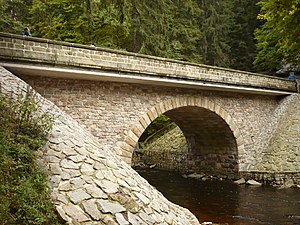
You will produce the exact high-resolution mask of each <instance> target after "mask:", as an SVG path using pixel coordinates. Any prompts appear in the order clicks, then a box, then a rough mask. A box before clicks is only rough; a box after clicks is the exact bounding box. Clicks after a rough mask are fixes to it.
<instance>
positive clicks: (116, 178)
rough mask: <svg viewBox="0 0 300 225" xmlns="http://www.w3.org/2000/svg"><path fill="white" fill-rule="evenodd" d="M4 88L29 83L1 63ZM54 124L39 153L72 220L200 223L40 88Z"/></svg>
mask: <svg viewBox="0 0 300 225" xmlns="http://www.w3.org/2000/svg"><path fill="white" fill-rule="evenodd" d="M0 87H1V92H2V93H4V94H6V95H11V94H12V96H17V95H19V94H22V93H25V92H26V90H27V88H28V85H27V84H25V83H24V82H23V81H21V80H20V79H18V78H17V77H15V76H14V75H12V74H11V73H9V72H8V71H7V70H5V69H4V68H2V67H0ZM36 98H37V99H38V100H39V102H40V104H41V107H42V110H50V112H51V113H52V114H53V115H54V116H55V124H54V127H53V130H52V132H51V134H50V136H49V142H48V143H47V144H46V145H45V147H44V149H43V150H42V151H41V152H40V153H39V158H40V164H41V165H43V166H44V167H45V169H46V171H47V173H48V174H49V185H50V192H51V198H52V200H53V202H54V204H55V206H56V208H57V210H58V213H59V214H60V215H61V217H62V218H63V219H64V220H65V221H66V222H67V223H68V224H77V225H78V224H86V225H88V224H89V225H91V224H111V225H126V224H132V225H140V224H153V225H158V224H160V225H167V224H178V225H191V224H199V222H198V221H197V219H196V217H195V216H194V215H192V214H191V213H190V212H189V211H188V210H187V209H184V208H182V207H180V206H177V205H175V204H173V203H171V202H169V201H168V200H167V199H166V198H164V196H163V195H162V194H161V193H159V192H158V191H157V190H156V189H155V188H154V187H152V186H151V185H149V183H148V182H147V181H146V180H144V179H143V178H142V177H140V176H139V175H138V174H137V173H136V172H135V171H134V170H133V169H131V168H130V166H128V165H127V164H126V163H125V162H123V161H122V160H120V159H119V158H118V157H117V156H116V155H115V154H113V153H112V152H111V151H110V149H109V148H108V147H105V146H103V145H102V146H101V145H100V144H99V142H98V140H97V139H96V138H95V137H94V136H93V135H91V134H90V133H89V132H87V131H86V130H85V129H84V128H82V127H81V126H80V125H79V124H78V122H76V121H74V120H73V119H72V118H71V117H70V116H68V115H67V114H65V113H64V112H62V111H61V110H60V109H59V108H58V107H56V106H55V105H54V104H53V103H51V102H49V101H48V100H45V99H43V98H42V97H41V96H40V95H38V94H37V96H36Z"/></svg>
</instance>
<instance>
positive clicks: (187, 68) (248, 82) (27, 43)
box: [0, 33, 296, 91]
mask: <svg viewBox="0 0 300 225" xmlns="http://www.w3.org/2000/svg"><path fill="white" fill-rule="evenodd" d="M0 52H1V54H0V58H2V59H3V60H6V61H14V60H22V61H27V62H35V63H40V62H43V63H48V64H51V65H55V66H66V65H67V66H68V67H72V66H73V67H74V66H75V67H78V66H80V67H82V68H92V69H101V70H113V71H123V72H132V73H136V72H137V71H139V74H140V75H142V74H144V75H151V76H165V77H173V78H174V77H175V78H184V79H192V80H198V81H205V82H213V83H216V82H217V83H219V84H220V83H223V84H230V85H233V84H234V85H241V86H248V87H261V88H268V89H278V90H294V91H295V90H296V88H295V85H294V84H293V82H290V81H288V80H284V79H278V78H274V77H268V76H265V75H262V74H254V73H250V72H243V71H237V70H232V69H225V68H219V67H214V66H207V65H199V64H193V63H188V62H180V61H176V60H171V59H164V58H159V57H153V56H146V55H141V54H136V53H130V52H124V51H117V50H111V49H101V48H96V47H91V46H84V45H79V44H74V43H66V42H59V41H53V40H47V39H40V38H34V37H22V36H20V35H13V34H6V33H0Z"/></svg>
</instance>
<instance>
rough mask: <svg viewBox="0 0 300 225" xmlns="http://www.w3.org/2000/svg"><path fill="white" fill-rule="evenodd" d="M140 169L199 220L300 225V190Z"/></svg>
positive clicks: (236, 224) (243, 224)
mask: <svg viewBox="0 0 300 225" xmlns="http://www.w3.org/2000/svg"><path fill="white" fill-rule="evenodd" d="M137 172H138V173H139V174H140V175H141V176H142V177H144V178H145V179H146V180H148V182H149V183H150V184H152V185H153V186H154V187H156V188H157V189H158V190H159V191H160V192H161V193H162V194H163V195H164V196H165V197H166V198H167V199H169V200H170V201H172V202H174V203H176V204H178V205H181V206H183V207H185V208H188V209H189V210H190V211H191V212H192V213H194V215H196V217H197V218H198V219H199V221H200V222H201V223H202V222H204V221H209V222H214V223H222V224H226V223H227V224H229V225H260V224H264V225H265V224H268V225H300V189H296V188H289V189H278V188H274V187H269V186H261V187H253V186H248V185H237V184H234V183H233V182H231V181H219V180H212V181H202V180H196V179H193V178H183V177H182V176H181V175H180V174H179V173H174V172H168V171H161V170H156V169H137Z"/></svg>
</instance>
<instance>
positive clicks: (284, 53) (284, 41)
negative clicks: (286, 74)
mask: <svg viewBox="0 0 300 225" xmlns="http://www.w3.org/2000/svg"><path fill="white" fill-rule="evenodd" d="M259 5H260V7H261V13H260V15H259V17H258V18H259V19H261V20H263V21H264V24H263V25H262V26H261V27H260V28H259V29H257V31H256V33H255V35H256V38H257V41H258V44H257V48H258V54H257V56H256V59H255V62H254V63H255V66H256V67H257V68H258V69H259V70H260V71H264V72H267V73H273V72H275V71H276V70H278V69H281V68H282V67H283V66H286V65H291V66H294V67H295V68H296V67H297V66H298V67H299V66H300V0H289V1H286V0H268V1H266V0H262V1H260V2H259Z"/></svg>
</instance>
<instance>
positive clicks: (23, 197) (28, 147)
mask: <svg viewBox="0 0 300 225" xmlns="http://www.w3.org/2000/svg"><path fill="white" fill-rule="evenodd" d="M37 112H40V107H39V105H38V103H36V101H35V100H34V96H33V95H32V94H31V93H30V92H27V94H26V96H20V97H19V98H18V99H17V100H14V99H13V98H11V97H5V96H3V95H0V224H3V225H6V224H7V225H8V224H9V225H11V224H60V221H59V219H58V217H57V215H56V214H55V209H54V206H53V205H52V203H51V201H50V198H49V193H48V186H47V176H46V174H45V172H44V171H43V170H42V169H41V168H40V167H39V166H38V165H37V162H36V152H37V150H39V149H40V148H41V146H42V145H43V144H44V143H45V141H46V135H47V132H49V131H50V129H51V124H52V121H53V117H52V116H51V115H50V114H49V113H48V112H44V113H42V114H41V115H40V114H37ZM37 115H40V116H37Z"/></svg>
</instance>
